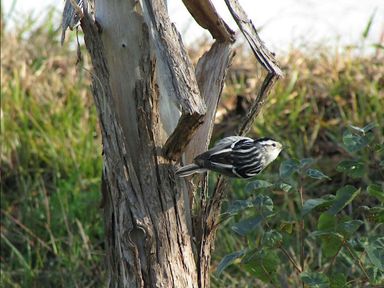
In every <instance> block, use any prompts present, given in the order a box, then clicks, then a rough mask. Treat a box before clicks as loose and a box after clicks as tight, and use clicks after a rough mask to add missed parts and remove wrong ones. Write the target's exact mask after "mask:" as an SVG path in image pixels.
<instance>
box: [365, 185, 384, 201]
mask: <svg viewBox="0 0 384 288" xmlns="http://www.w3.org/2000/svg"><path fill="white" fill-rule="evenodd" d="M367 192H368V194H369V195H371V196H373V197H376V198H377V199H378V200H379V201H380V202H384V189H383V185H379V184H371V185H369V186H368V187H367Z"/></svg>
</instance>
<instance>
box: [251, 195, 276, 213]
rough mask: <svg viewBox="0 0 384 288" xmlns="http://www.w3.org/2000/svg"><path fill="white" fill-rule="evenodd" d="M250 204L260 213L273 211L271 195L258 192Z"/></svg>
mask: <svg viewBox="0 0 384 288" xmlns="http://www.w3.org/2000/svg"><path fill="white" fill-rule="evenodd" d="M252 205H253V206H254V207H256V208H257V209H258V210H259V211H260V212H261V213H265V212H272V211H273V201H272V199H271V197H269V196H266V195H263V194H259V195H257V196H256V197H255V199H253V200H252Z"/></svg>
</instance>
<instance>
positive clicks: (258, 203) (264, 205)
mask: <svg viewBox="0 0 384 288" xmlns="http://www.w3.org/2000/svg"><path fill="white" fill-rule="evenodd" d="M249 208H256V209H258V211H260V212H261V213H264V212H265V211H272V210H273V201H272V199H271V197H269V196H266V195H262V194H259V195H257V196H256V197H255V199H247V200H235V201H233V202H232V203H231V204H230V205H229V207H228V209H227V211H226V212H227V213H229V214H230V215H234V214H236V213H238V212H240V211H243V210H246V209H249Z"/></svg>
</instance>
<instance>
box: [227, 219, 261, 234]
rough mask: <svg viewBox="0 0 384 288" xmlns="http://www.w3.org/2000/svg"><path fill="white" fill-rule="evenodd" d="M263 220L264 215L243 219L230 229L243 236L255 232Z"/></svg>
mask: <svg viewBox="0 0 384 288" xmlns="http://www.w3.org/2000/svg"><path fill="white" fill-rule="evenodd" d="M264 219H265V216H264V215H259V216H256V217H252V218H247V219H244V220H242V221H240V222H238V223H236V224H234V225H233V226H232V227H231V228H232V230H233V231H235V232H236V233H237V234H239V235H241V236H244V235H247V234H248V233H250V232H252V231H255V229H256V227H257V226H258V225H259V224H260V223H261V222H262V221H263V220H264Z"/></svg>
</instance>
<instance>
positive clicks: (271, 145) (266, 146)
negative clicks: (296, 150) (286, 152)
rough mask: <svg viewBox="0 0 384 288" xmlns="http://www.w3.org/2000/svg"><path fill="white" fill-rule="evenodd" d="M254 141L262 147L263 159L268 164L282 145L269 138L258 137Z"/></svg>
mask: <svg viewBox="0 0 384 288" xmlns="http://www.w3.org/2000/svg"><path fill="white" fill-rule="evenodd" d="M255 142H256V143H258V145H260V146H261V147H263V150H264V156H265V160H266V162H267V163H268V164H269V163H271V162H272V161H273V160H275V159H276V158H277V156H279V154H280V152H281V150H283V145H282V144H281V143H279V142H277V141H275V140H273V139H271V138H259V139H256V140H255Z"/></svg>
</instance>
